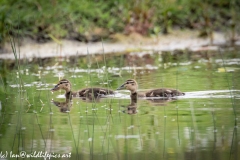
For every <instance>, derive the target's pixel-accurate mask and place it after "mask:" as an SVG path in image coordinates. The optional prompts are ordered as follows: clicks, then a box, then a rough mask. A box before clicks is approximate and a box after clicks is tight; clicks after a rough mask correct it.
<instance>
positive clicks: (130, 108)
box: [122, 96, 138, 114]
mask: <svg viewBox="0 0 240 160" xmlns="http://www.w3.org/2000/svg"><path fill="white" fill-rule="evenodd" d="M122 107H126V109H125V110H124V111H123V113H127V114H137V107H138V106H137V97H134V96H133V97H131V103H130V104H129V105H127V106H122Z"/></svg>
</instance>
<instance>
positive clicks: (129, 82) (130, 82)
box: [126, 80, 135, 84]
mask: <svg viewBox="0 0 240 160" xmlns="http://www.w3.org/2000/svg"><path fill="white" fill-rule="evenodd" d="M126 84H135V82H134V81H133V80H127V81H126Z"/></svg>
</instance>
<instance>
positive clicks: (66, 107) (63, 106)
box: [51, 98, 72, 113]
mask: <svg viewBox="0 0 240 160" xmlns="http://www.w3.org/2000/svg"><path fill="white" fill-rule="evenodd" d="M51 102H52V103H53V104H54V105H55V106H57V107H59V110H60V112H63V113H67V112H69V111H70V110H71V107H72V101H71V100H70V99H68V98H66V99H65V102H59V101H54V100H52V101H51Z"/></svg>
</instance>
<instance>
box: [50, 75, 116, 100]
mask: <svg viewBox="0 0 240 160" xmlns="http://www.w3.org/2000/svg"><path fill="white" fill-rule="evenodd" d="M60 89H62V90H65V96H66V97H69V98H70V99H71V98H72V97H84V98H87V99H95V98H101V97H104V96H106V95H112V94H114V91H112V90H109V89H106V88H98V87H93V88H84V89H81V90H79V91H76V92H74V91H72V90H71V83H70V81H69V80H67V79H62V80H60V81H59V82H58V84H57V85H55V87H53V88H52V89H51V91H52V92H55V91H58V90H60Z"/></svg>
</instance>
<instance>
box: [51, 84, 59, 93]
mask: <svg viewBox="0 0 240 160" xmlns="http://www.w3.org/2000/svg"><path fill="white" fill-rule="evenodd" d="M57 90H59V87H58V85H56V86H55V87H53V88H52V89H51V91H52V92H54V91H57Z"/></svg>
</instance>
